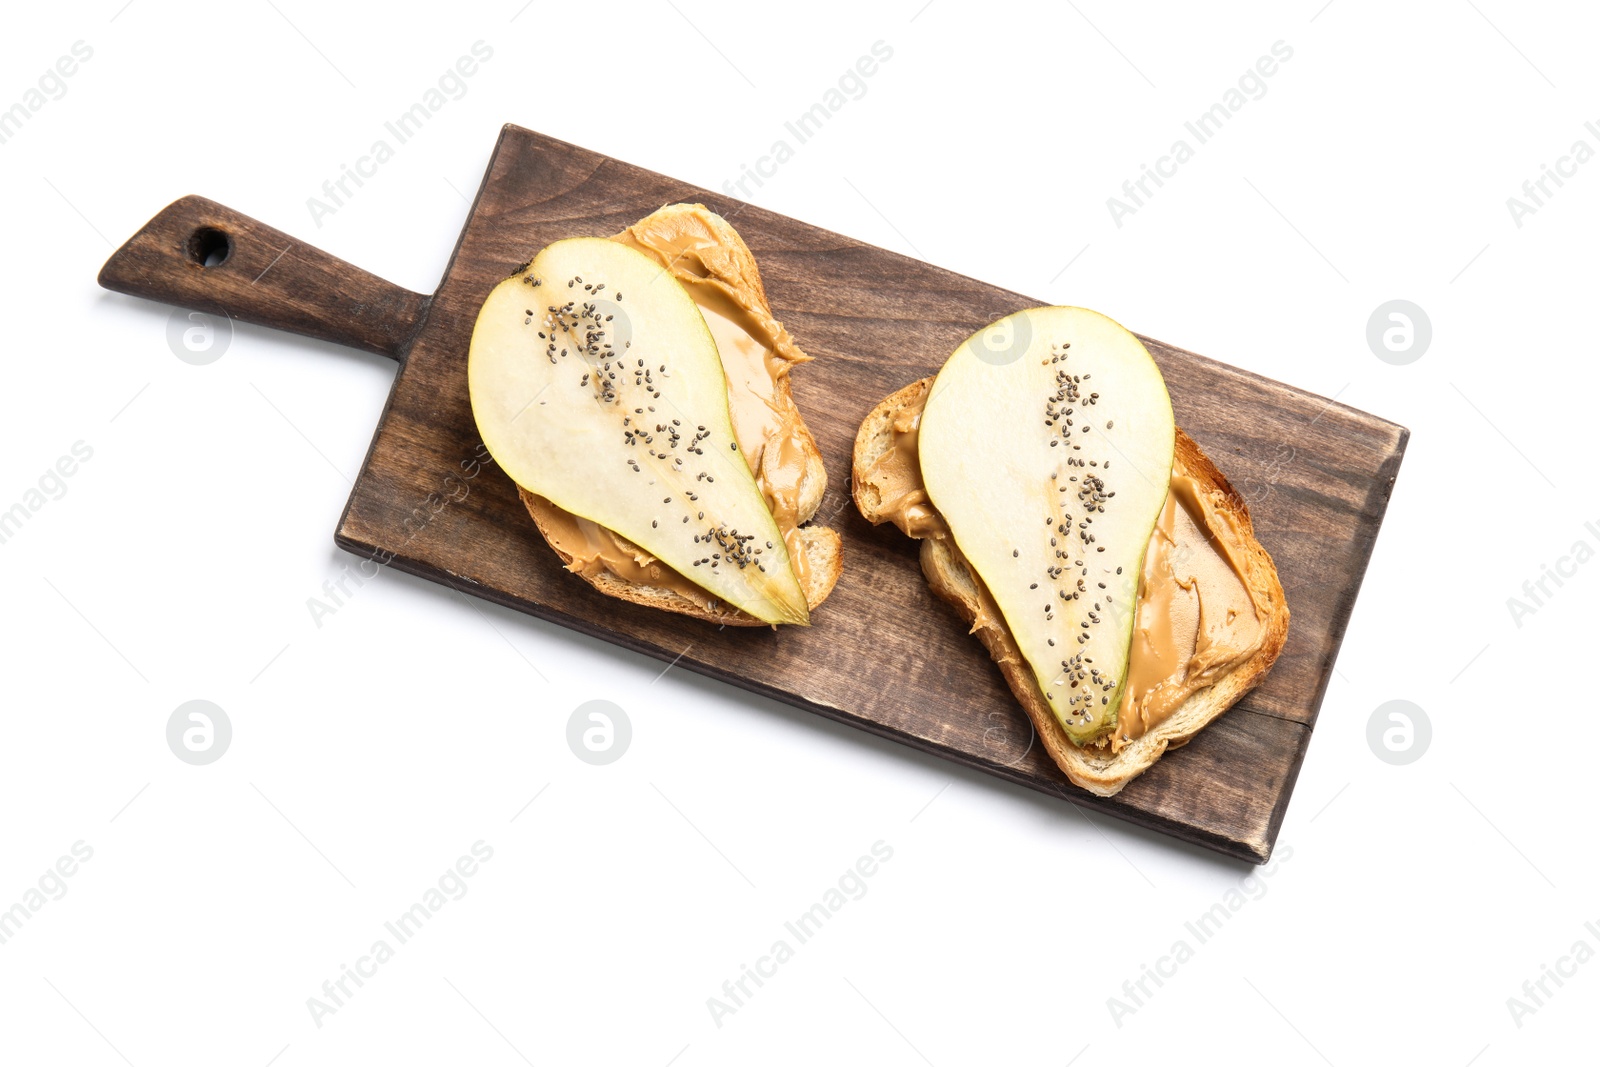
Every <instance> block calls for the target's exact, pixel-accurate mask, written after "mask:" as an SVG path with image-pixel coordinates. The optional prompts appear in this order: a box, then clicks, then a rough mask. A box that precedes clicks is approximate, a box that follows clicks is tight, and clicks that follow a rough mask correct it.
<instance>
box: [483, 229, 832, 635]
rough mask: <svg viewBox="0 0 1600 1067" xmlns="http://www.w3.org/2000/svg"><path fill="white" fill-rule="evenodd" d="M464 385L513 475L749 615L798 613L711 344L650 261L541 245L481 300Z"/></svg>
mask: <svg viewBox="0 0 1600 1067" xmlns="http://www.w3.org/2000/svg"><path fill="white" fill-rule="evenodd" d="M467 383H468V389H469V392H470V394H471V397H472V414H473V418H474V419H475V420H476V421H477V424H478V432H479V433H480V434H481V435H482V437H483V443H484V444H485V445H486V446H487V447H488V449H489V452H490V454H491V455H492V456H494V460H495V462H496V463H498V464H499V465H500V466H501V467H502V468H503V469H504V470H505V472H506V473H507V474H508V475H510V476H511V478H512V480H513V481H515V482H516V483H517V484H518V485H521V486H523V487H524V488H526V489H528V490H529V491H531V492H534V493H537V494H538V495H539V496H542V497H545V498H546V499H548V500H550V501H551V502H552V503H554V504H555V505H556V506H558V507H560V508H562V509H564V510H566V511H569V512H571V513H573V514H574V515H580V516H582V517H584V518H586V519H592V520H593V521H595V522H597V523H599V524H600V525H601V526H605V527H607V528H609V529H611V530H614V531H616V532H617V533H619V534H621V535H622V536H623V537H625V538H627V539H628V540H629V541H632V542H633V543H634V544H637V545H639V546H640V547H641V548H643V549H644V550H645V551H647V552H649V553H650V554H651V555H653V556H655V557H656V558H657V559H659V560H660V561H661V562H662V563H664V564H666V565H667V566H668V567H671V568H672V569H673V570H675V571H677V572H678V573H679V574H682V575H683V576H685V577H686V578H688V579H689V580H691V581H693V582H694V583H695V584H697V585H699V586H701V587H702V588H704V589H705V590H706V591H707V592H709V593H711V594H713V595H714V596H717V597H720V598H721V599H722V600H724V601H726V602H727V603H729V604H731V605H733V606H734V607H737V608H739V609H741V610H743V611H746V612H749V613H750V614H751V615H754V616H755V617H756V618H758V619H761V620H762V621H764V622H769V623H774V624H776V623H797V624H800V625H805V624H807V622H808V615H807V611H806V598H805V594H804V593H803V592H802V591H801V588H800V583H799V581H798V579H796V577H795V573H794V568H793V566H792V564H791V563H790V561H789V555H788V551H787V550H786V549H785V547H784V541H783V536H782V535H781V534H780V533H779V532H778V526H777V523H776V522H775V521H774V520H773V517H772V512H771V511H769V510H768V508H767V505H766V502H765V500H763V498H762V496H761V491H760V489H758V488H757V487H756V481H755V478H754V477H753V476H752V475H751V473H750V468H749V466H748V464H747V463H746V462H745V458H744V456H743V455H742V454H741V453H740V452H739V447H738V441H737V439H736V438H735V436H734V432H733V425H732V422H731V420H730V417H729V414H728V382H727V378H726V377H725V376H724V373H723V367H722V360H721V357H720V356H719V355H718V354H717V346H716V342H715V341H714V340H713V339H712V337H711V333H710V331H709V330H708V329H707V328H706V323H705V319H704V318H703V317H702V316H701V314H700V310H699V309H698V308H697V307H696V306H695V303H694V301H693V300H692V299H690V297H689V295H688V294H687V293H685V292H684V291H683V287H682V286H680V285H679V284H678V283H677V281H675V280H674V279H673V278H672V276H671V275H669V274H668V273H667V272H666V271H665V270H663V269H662V268H661V267H660V266H659V265H657V264H656V263H655V262H653V261H652V260H650V259H648V258H647V257H645V256H644V255H642V254H640V253H639V252H636V251H634V250H633V249H631V248H627V247H624V246H623V245H620V244H617V243H616V242H614V241H607V240H602V239H600V238H591V237H579V238H572V239H570V240H564V241H557V242H555V243H554V244H552V245H550V246H548V247H547V248H545V249H544V250H543V251H542V252H540V253H539V254H538V255H537V256H536V257H534V259H533V261H532V262H531V263H530V264H528V266H527V267H526V268H525V269H524V270H523V271H521V272H520V273H518V274H516V275H513V276H512V277H510V278H508V279H506V280H505V281H503V282H501V283H500V284H499V285H498V286H496V287H495V289H494V291H493V292H491V293H490V294H489V297H488V299H487V300H485V301H484V304H483V309H482V311H480V312H479V313H478V321H477V325H476V327H475V328H474V330H473V333H472V347H471V351H470V353H469V355H468V357H467Z"/></svg>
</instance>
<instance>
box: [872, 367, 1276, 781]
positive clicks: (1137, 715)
mask: <svg viewBox="0 0 1600 1067" xmlns="http://www.w3.org/2000/svg"><path fill="white" fill-rule="evenodd" d="M931 382H932V379H931V378H930V379H928V383H930V384H931ZM926 399H927V388H926V385H925V386H924V388H923V390H922V391H921V393H920V394H918V395H917V396H916V398H915V399H914V400H911V401H908V402H907V404H906V407H905V408H904V409H902V410H901V411H900V412H899V413H898V414H897V415H896V417H895V420H894V422H893V424H892V426H891V430H892V437H891V443H890V447H889V448H888V449H887V450H886V451H884V452H883V454H882V455H880V456H879V457H878V458H877V460H876V461H875V462H874V463H873V464H872V466H871V467H870V468H868V470H867V471H866V473H865V474H864V476H863V480H864V481H865V482H866V483H867V484H869V485H871V486H872V487H873V488H874V489H875V490H876V491H877V493H878V499H879V501H880V507H881V510H882V511H883V513H884V514H885V515H887V516H888V518H889V521H891V522H893V523H894V524H895V525H896V526H898V527H900V529H901V530H903V531H905V532H906V533H907V534H909V535H910V536H912V537H915V538H919V539H921V538H930V537H931V538H939V539H943V540H950V528H949V527H948V526H947V525H945V522H944V520H943V518H941V517H940V515H939V513H938V511H937V510H936V509H935V508H934V506H933V504H932V503H931V502H930V501H929V499H928V494H927V491H926V489H924V488H923V482H922V467H921V462H920V459H919V457H918V453H917V431H918V426H919V424H920V422H921V419H922V408H923V403H924V402H925V401H926ZM950 547H951V549H952V550H953V551H956V554H957V555H958V556H959V554H960V553H959V550H957V549H956V548H955V545H954V544H953V541H952V543H951V544H950ZM1245 551H1246V550H1245V538H1244V536H1243V534H1242V532H1241V531H1240V529H1239V527H1238V525H1237V522H1236V520H1235V519H1234V517H1233V516H1232V515H1231V514H1230V513H1227V512H1225V511H1220V510H1218V509H1217V508H1216V507H1215V506H1214V505H1213V503H1212V500H1211V494H1210V492H1209V491H1208V490H1207V489H1206V488H1205V487H1204V486H1203V485H1202V484H1201V483H1200V482H1198V481H1196V479H1195V478H1194V477H1193V476H1192V474H1191V472H1190V471H1189V470H1188V468H1187V467H1186V466H1185V465H1184V462H1183V458H1182V455H1181V450H1180V454H1179V456H1178V458H1177V459H1176V460H1175V461H1174V463H1173V470H1172V478H1171V484H1170V487H1169V489H1168V492H1167V502H1166V506H1165V507H1164V508H1163V509H1162V512H1161V519H1160V521H1159V522H1158V523H1157V524H1156V528H1155V530H1154V531H1152V532H1151V534H1150V543H1149V546H1148V547H1147V548H1146V550H1145V557H1144V569H1143V573H1142V574H1141V575H1139V576H1138V578H1137V607H1136V609H1135V610H1136V612H1137V614H1136V615H1135V620H1134V631H1133V646H1132V648H1131V650H1130V652H1129V663H1128V677H1127V684H1126V685H1125V686H1124V687H1123V694H1122V703H1121V705H1120V707H1119V708H1118V711H1117V726H1116V729H1115V730H1114V731H1113V732H1112V733H1111V734H1110V735H1109V736H1107V737H1106V738H1104V739H1102V740H1101V741H1099V742H1096V743H1097V744H1101V745H1106V746H1109V747H1110V749H1111V751H1113V752H1117V751H1120V750H1121V749H1122V748H1123V747H1124V746H1125V745H1127V744H1128V743H1129V742H1130V741H1133V740H1134V739H1136V738H1138V737H1141V736H1143V735H1144V734H1145V733H1147V732H1148V731H1149V730H1151V729H1152V728H1154V727H1155V726H1157V725H1159V724H1160V723H1161V722H1163V721H1164V720H1166V719H1167V718H1168V717H1169V716H1170V715H1171V714H1172V713H1173V712H1174V711H1176V710H1177V709H1178V708H1179V707H1180V706H1181V705H1182V704H1183V702H1184V701H1185V700H1187V699H1188V698H1189V697H1190V696H1192V695H1193V694H1194V693H1195V692H1196V691H1198V690H1200V689H1202V688H1204V687H1205V686H1208V685H1210V684H1212V683H1213V682H1214V681H1216V680H1217V679H1218V678H1220V677H1222V676H1223V675H1225V674H1226V673H1227V672H1228V670H1229V669H1230V668H1231V667H1233V666H1234V665H1236V664H1238V663H1240V662H1242V661H1244V660H1246V659H1248V658H1249V657H1250V656H1251V655H1252V654H1253V653H1254V652H1255V650H1256V648H1257V647H1259V645H1260V643H1261V639H1262V636H1263V633H1264V624H1263V622H1262V620H1261V616H1260V614H1259V613H1258V611H1257V609H1256V602H1255V600H1254V597H1253V595H1252V593H1251V590H1250V586H1249V584H1248V582H1247V578H1246V575H1247V573H1248V571H1247V568H1246V564H1245ZM969 569H970V568H969ZM972 577H973V581H974V583H975V584H976V586H977V589H978V594H979V596H978V601H979V603H978V618H977V620H976V624H977V625H984V626H987V625H999V626H1004V625H1005V623H1004V621H1003V617H1002V615H1001V613H1000V610H999V607H998V606H997V605H996V604H995V602H994V599H993V597H992V596H990V594H989V591H988V589H987V588H985V587H984V585H983V582H982V580H981V579H980V578H979V577H978V575H977V574H976V572H974V573H973V576H972ZM1127 577H1128V584H1127V589H1128V592H1129V594H1132V593H1133V592H1134V587H1135V581H1134V579H1133V576H1127ZM1124 602H1126V601H1124Z"/></svg>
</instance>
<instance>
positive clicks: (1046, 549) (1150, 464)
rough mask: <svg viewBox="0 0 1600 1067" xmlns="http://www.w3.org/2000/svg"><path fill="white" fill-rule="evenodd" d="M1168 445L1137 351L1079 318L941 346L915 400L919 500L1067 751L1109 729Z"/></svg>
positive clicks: (1166, 415)
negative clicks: (972, 580) (922, 488)
mask: <svg viewBox="0 0 1600 1067" xmlns="http://www.w3.org/2000/svg"><path fill="white" fill-rule="evenodd" d="M1173 439H1174V428H1173V421H1172V401H1171V399H1170V398H1169V397H1168V395H1167V388H1166V384H1165V383H1164V382H1163V381H1162V379H1161V372H1160V370H1158V369H1157V367H1156V365H1155V362H1154V361H1153V360H1152V359H1151V358H1150V353H1149V352H1147V351H1145V347H1144V345H1142V344H1140V343H1139V340H1138V338H1136V337H1134V336H1133V334H1131V333H1129V332H1128V331H1127V330H1125V329H1123V328H1122V327H1121V326H1119V325H1117V324H1116V323H1115V322H1112V321H1111V320H1110V319H1108V318H1106V317H1105V316H1104V315H1100V314H1098V313H1096V312H1093V311H1086V310H1084V309H1083V308H1067V307H1045V308H1031V309H1029V310H1027V311H1019V312H1017V313H1016V314H1014V315H1009V316H1007V317H1006V318H1003V319H1000V320H999V321H997V322H995V323H994V324H992V325H991V326H989V327H987V328H985V329H983V330H980V331H978V332H977V333H975V334H973V335H972V337H970V338H968V339H967V340H966V341H965V342H963V343H962V345H961V346H960V347H959V348H957V349H956V351H955V354H954V355H952V356H951V357H950V359H949V360H948V361H947V362H946V363H945V365H944V369H943V370H941V371H940V372H939V376H938V378H937V379H936V380H935V381H934V384H933V387H932V389H931V390H930V392H929V397H928V402H927V407H926V409H925V411H924V413H923V416H922V424H921V429H920V433H919V435H918V443H919V448H920V451H921V461H922V476H923V480H924V483H925V485H926V488H927V493H928V497H929V499H930V500H931V501H932V502H933V505H934V506H935V507H936V508H937V509H938V510H939V513H940V514H941V515H943V516H944V518H945V521H946V522H947V523H949V526H950V530H951V533H952V535H953V536H954V538H955V541H956V546H957V547H958V548H960V550H961V553H962V555H964V556H965V557H966V558H967V560H968V562H969V563H971V565H972V566H973V568H974V569H975V570H976V571H977V573H978V576H979V577H980V578H982V579H983V583H984V585H986V586H987V587H988V589H989V592H990V594H991V595H992V596H993V597H994V600H995V602H996V604H998V605H999V608H1000V612H1001V614H1002V615H1003V616H1004V617H1005V621H1006V625H1007V626H1008V627H1009V628H1010V630H1011V635H1012V637H1014V638H1015V639H1016V642H1017V645H1018V647H1019V648H1020V649H1021V651H1022V655H1023V657H1024V658H1025V659H1026V660H1027V662H1028V666H1029V668H1030V669H1031V670H1032V671H1033V674H1034V677H1035V678H1037V679H1038V682H1039V688H1040V690H1042V691H1043V693H1044V695H1045V699H1046V700H1047V701H1048V702H1049V706H1050V708H1051V709H1052V710H1053V711H1054V713H1055V716H1056V718H1057V719H1058V720H1060V722H1061V725H1062V727H1063V729H1065V731H1066V733H1067V736H1068V737H1069V738H1071V739H1072V740H1073V741H1074V742H1075V743H1077V744H1079V745H1084V744H1089V743H1092V742H1094V741H1097V740H1099V739H1100V738H1102V737H1104V736H1106V735H1108V734H1109V733H1110V732H1111V731H1112V730H1113V729H1114V728H1115V726H1116V720H1117V707H1118V705H1119V703H1120V702H1121V697H1122V689H1123V686H1124V684H1125V681H1126V677H1127V667H1128V657H1129V649H1130V648H1131V645H1132V640H1133V624H1134V618H1135V615H1136V614H1137V610H1136V609H1137V606H1138V594H1139V575H1140V573H1141V571H1142V569H1143V562H1144V553H1145V547H1146V545H1148V544H1149V542H1150V535H1151V532H1152V531H1153V530H1154V529H1155V525H1156V522H1157V521H1158V520H1159V519H1160V516H1161V510H1162V507H1163V506H1164V504H1165V502H1166V497H1167V488H1168V485H1169V483H1170V482H1171V477H1172V451H1173Z"/></svg>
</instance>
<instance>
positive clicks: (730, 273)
mask: <svg viewBox="0 0 1600 1067" xmlns="http://www.w3.org/2000/svg"><path fill="white" fill-rule="evenodd" d="M612 239H613V240H617V241H622V242H624V243H627V244H630V245H632V246H633V247H636V248H639V249H640V250H641V251H644V252H645V253H646V254H647V255H651V256H652V257H653V258H655V259H657V261H658V262H660V263H661V264H662V265H663V266H664V267H666V268H667V270H668V271H669V272H670V273H672V275H673V276H674V277H675V278H676V279H678V281H679V282H680V283H682V284H684V286H685V288H686V289H690V290H691V293H690V295H691V296H693V295H695V292H694V289H695V287H706V288H707V289H709V290H710V291H711V292H712V293H713V294H714V295H715V296H716V298H717V299H718V300H719V301H720V300H727V301H731V302H732V305H733V306H734V307H736V308H737V310H738V311H739V312H740V313H741V314H742V315H744V316H748V318H747V319H746V320H745V321H746V322H747V323H748V324H749V325H750V327H751V328H753V329H755V330H757V331H759V332H760V333H761V334H762V335H763V337H762V340H763V342H764V343H765V344H766V346H767V349H768V351H769V352H770V353H771V355H769V356H767V357H766V364H767V366H768V368H769V372H770V374H771V379H772V381H771V395H770V396H769V397H765V398H764V399H763V401H762V408H763V409H764V410H760V411H759V412H758V416H757V418H752V417H751V416H750V415H749V414H748V412H749V410H750V409H749V408H745V409H743V412H742V410H741V407H740V405H737V404H735V405H733V406H732V415H733V419H734V425H735V429H736V430H737V431H738V432H739V436H740V438H741V439H744V438H745V437H746V435H747V433H758V434H759V441H760V447H759V449H755V448H746V449H745V454H746V455H747V456H748V455H759V456H760V457H761V458H760V460H759V461H758V462H757V470H755V471H754V472H753V473H755V475H756V481H757V484H758V485H759V486H760V487H761V489H762V491H763V495H764V496H765V497H766V499H767V503H768V506H769V507H771V508H772V509H773V513H774V517H775V518H777V519H778V523H779V528H780V529H781V530H782V531H783V533H784V535H785V541H786V543H787V546H788V548H789V552H790V556H791V558H794V560H795V564H796V570H797V572H798V575H797V576H798V577H799V578H800V584H801V589H802V590H803V591H804V593H805V598H806V604H807V606H808V607H809V608H812V609H815V608H816V607H817V605H818V604H821V603H822V601H823V600H825V599H826V598H827V596H828V594H829V593H831V592H832V591H833V587H834V584H835V583H836V582H837V581H838V580H839V573H840V567H841V564H840V542H839V535H838V533H837V532H836V531H834V530H832V529H829V528H828V527H825V526H805V525H803V524H804V523H806V522H808V521H809V520H810V519H811V518H812V516H814V515H815V514H816V512H817V508H818V507H819V506H820V505H821V503H822V497H823V494H824V493H825V492H826V491H827V488H828V475H827V471H826V470H825V468H824V467H823V463H822V453H821V452H820V451H819V450H818V448H817V443H816V440H815V439H814V438H813V437H812V436H811V431H810V430H809V429H807V428H806V424H805V420H804V419H803V418H801V415H800V409H799V408H798V407H797V406H796V405H795V402H794V394H793V390H792V388H791V386H790V382H789V369H790V368H791V367H792V366H794V365H795V364H796V363H802V362H805V361H807V360H809V359H810V358H811V357H810V356H807V355H806V354H805V353H804V352H802V351H801V350H800V349H799V347H798V346H797V345H795V343H794V341H793V339H792V338H791V337H790V336H789V333H788V331H787V330H785V329H784V328H783V326H782V325H781V324H780V323H779V322H778V321H777V320H776V319H774V318H773V317H772V309H771V307H770V306H769V305H768V303H767V294H766V289H765V288H764V287H763V286H762V284H761V273H760V271H759V270H758V269H757V267H756V261H755V256H754V255H752V254H751V252H750V249H749V247H748V246H747V245H746V244H745V243H744V240H743V238H741V237H740V236H739V234H738V232H737V231H735V230H734V228H733V227H732V226H730V225H729V224H728V222H727V220H725V219H723V218H722V217H721V216H719V215H717V214H715V213H714V212H712V211H709V210H707V209H706V208H705V207H704V206H702V205H700V204H670V205H668V206H666V207H663V208H661V209H660V210H658V211H655V212H653V213H652V214H650V215H648V216H646V217H645V218H644V219H641V220H640V221H639V222H638V223H636V224H634V225H633V226H630V227H628V229H627V230H624V231H623V232H622V233H620V234H616V235H615V236H614V237H613V238H612ZM719 351H720V352H721V354H722V357H723V366H724V370H725V371H726V372H727V373H728V377H729V379H730V390H731V389H732V388H733V385H732V383H733V382H735V381H739V380H740V378H739V374H740V371H739V369H738V368H736V367H735V366H734V364H733V363H732V362H731V359H732V357H731V356H730V354H729V353H728V352H726V351H724V350H722V346H721V343H720V342H719ZM742 413H743V414H744V416H745V419H746V423H747V424H746V425H745V426H743V427H741V425H740V423H741V414H742ZM776 485H786V486H791V488H788V489H786V490H785V492H784V494H783V498H782V502H781V503H779V502H778V494H777V493H776V492H775V491H773V490H772V487H773V486H776ZM518 492H519V494H520V496H521V499H522V503H523V506H524V507H526V508H527V510H528V514H529V515H530V516H532V518H533V522H534V525H535V526H536V527H537V528H538V530H539V533H540V534H541V535H542V536H543V537H544V538H545V540H546V541H547V542H548V543H549V544H550V546H551V548H553V549H554V550H555V552H556V554H557V556H559V557H560V559H561V562H562V564H563V565H564V566H566V568H567V569H568V570H570V571H572V572H573V573H574V574H577V575H578V576H579V577H580V578H582V579H583V580H584V581H586V582H588V583H589V584H590V585H592V586H593V587H594V588H596V589H598V590H599V591H600V592H602V593H605V594H606V595H607V596H614V597H616V598H618V599H619V600H626V601H628V602H629V603H632V604H640V605H643V606H645V607H652V608H659V609H661V610H662V611H671V612H675V613H677V614H680V615H688V616H690V617H691V618H695V619H700V620H702V621H705V622H711V623H716V624H718V625H726V626H765V625H767V623H765V622H763V621H761V620H760V619H758V618H756V617H755V616H753V615H750V614H748V613H746V612H744V611H740V610H739V609H737V608H734V607H732V606H731V605H729V604H727V603H725V602H723V601H721V600H719V599H717V598H716V597H714V596H713V595H712V594H710V593H709V592H707V591H706V590H704V589H702V588H700V587H699V586H697V585H695V584H694V583H693V582H691V581H689V580H688V579H686V578H684V577H682V576H681V575H678V574H677V573H676V572H674V571H671V570H669V569H668V568H667V567H666V566H665V565H664V564H661V563H660V562H659V561H657V560H655V559H654V558H653V557H652V556H650V554H649V553H647V552H645V551H644V550H643V549H641V548H639V547H638V546H637V545H635V544H633V543H632V542H630V541H628V540H627V539H626V538H623V537H621V536H620V535H618V534H616V533H614V532H613V531H610V530H606V529H605V528H604V527H601V526H599V525H598V524H596V523H593V522H591V521H590V520H588V519H584V518H580V517H578V516H575V515H573V514H571V513H570V512H567V511H564V510H562V509H561V508H559V507H557V506H556V505H555V504H553V503H551V502H550V501H549V500H546V499H545V498H543V497H541V496H537V495H536V494H534V493H531V492H529V491H528V490H526V489H523V488H521V487H520V486H519V487H518ZM562 530H578V531H581V532H582V534H583V535H584V539H585V540H586V541H592V540H594V539H596V538H599V539H603V543H605V544H606V545H607V546H608V548H611V549H613V550H614V552H615V553H616V554H618V558H627V559H628V560H629V561H630V562H631V563H633V564H634V566H630V567H629V568H628V570H630V571H632V572H634V573H632V574H630V575H619V574H618V573H616V572H615V571H613V570H611V569H608V568H607V567H606V566H604V565H603V564H601V565H597V564H596V561H595V560H593V559H586V558H582V557H581V556H580V555H579V554H577V553H576V552H575V551H573V550H572V549H573V545H572V544H571V542H570V541H568V542H566V543H563V539H562V538H561V535H560V531H562Z"/></svg>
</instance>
